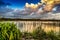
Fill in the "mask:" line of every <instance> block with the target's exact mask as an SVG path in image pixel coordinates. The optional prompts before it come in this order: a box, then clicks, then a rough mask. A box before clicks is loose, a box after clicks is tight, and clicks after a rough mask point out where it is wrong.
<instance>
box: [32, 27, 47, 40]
mask: <svg viewBox="0 0 60 40" xmlns="http://www.w3.org/2000/svg"><path fill="white" fill-rule="evenodd" d="M33 38H34V39H37V40H44V39H45V38H46V32H44V30H43V29H42V28H41V27H38V28H37V29H36V30H34V32H33Z"/></svg>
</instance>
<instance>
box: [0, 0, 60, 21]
mask: <svg viewBox="0 0 60 40" xmlns="http://www.w3.org/2000/svg"><path fill="white" fill-rule="evenodd" d="M39 2H40V0H0V18H22V19H59V20H60V4H59V5H57V6H54V8H52V10H51V11H50V12H46V11H44V10H43V8H44V7H45V6H46V5H44V4H42V5H41V6H40V4H41V3H39ZM49 7H50V6H49ZM21 9H23V10H21ZM47 10H48V8H47Z"/></svg>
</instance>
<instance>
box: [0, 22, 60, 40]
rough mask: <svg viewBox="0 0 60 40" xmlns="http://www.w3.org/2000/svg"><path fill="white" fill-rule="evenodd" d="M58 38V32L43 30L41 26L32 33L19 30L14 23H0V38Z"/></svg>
mask: <svg viewBox="0 0 60 40" xmlns="http://www.w3.org/2000/svg"><path fill="white" fill-rule="evenodd" d="M24 39H25V40H29V39H30V40H31V39H34V40H60V32H58V33H56V32H54V31H50V32H45V31H44V30H43V29H42V28H41V26H40V27H38V28H36V29H35V30H34V31H33V32H32V33H29V32H21V31H20V30H19V29H17V26H16V25H15V24H14V23H0V40H24Z"/></svg>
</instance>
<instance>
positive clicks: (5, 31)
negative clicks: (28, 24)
mask: <svg viewBox="0 0 60 40" xmlns="http://www.w3.org/2000/svg"><path fill="white" fill-rule="evenodd" d="M21 36H22V33H21V32H20V30H18V29H17V27H16V25H15V24H14V23H0V40H20V39H21Z"/></svg>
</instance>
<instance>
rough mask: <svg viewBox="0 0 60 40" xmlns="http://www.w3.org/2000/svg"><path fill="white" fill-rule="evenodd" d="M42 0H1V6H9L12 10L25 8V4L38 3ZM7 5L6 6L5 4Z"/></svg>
mask: <svg viewBox="0 0 60 40" xmlns="http://www.w3.org/2000/svg"><path fill="white" fill-rule="evenodd" d="M38 2H40V0H0V4H1V3H2V5H9V4H10V5H9V6H10V7H12V8H23V7H24V6H25V3H34V4H36V3H38ZM3 3H5V4H3ZM7 3H8V4H7Z"/></svg>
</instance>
